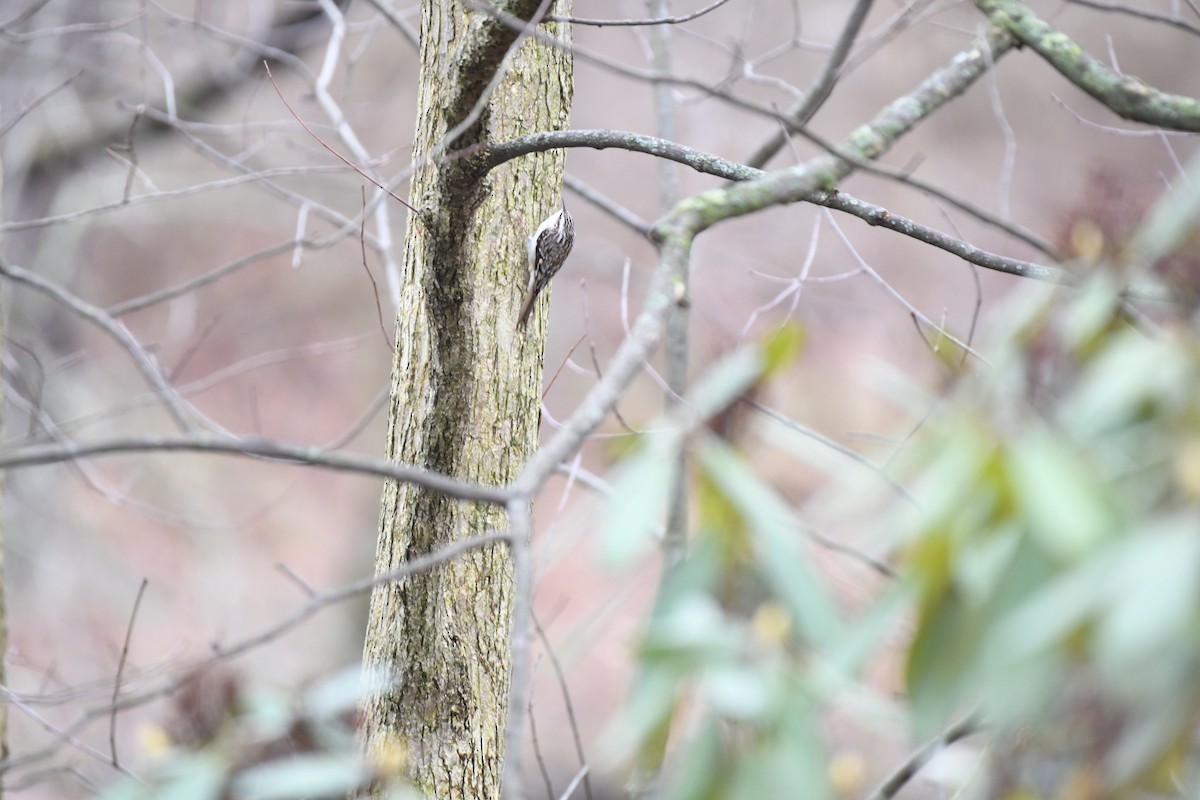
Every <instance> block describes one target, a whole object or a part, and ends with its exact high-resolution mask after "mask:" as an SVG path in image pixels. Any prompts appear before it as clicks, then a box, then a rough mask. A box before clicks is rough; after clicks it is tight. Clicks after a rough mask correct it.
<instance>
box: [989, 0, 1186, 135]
mask: <svg viewBox="0 0 1200 800" xmlns="http://www.w3.org/2000/svg"><path fill="white" fill-rule="evenodd" d="M975 5H976V7H977V8H978V9H979V10H980V11H982V12H983V13H984V14H986V15H987V17H988V19H989V20H990V21H991V22H992V24H993V25H996V26H998V27H1000V28H1002V29H1004V30H1005V31H1008V32H1009V33H1011V34H1012V35H1013V36H1015V37H1017V39H1019V40H1020V42H1021V44H1023V45H1025V46H1027V47H1029V48H1030V49H1032V50H1034V51H1035V52H1036V53H1037V54H1038V55H1040V56H1041V57H1042V58H1044V59H1045V60H1046V62H1047V63H1049V64H1050V66H1052V67H1054V68H1055V69H1056V70H1058V71H1059V72H1060V73H1061V74H1062V76H1063V77H1064V78H1066V79H1067V80H1069V81H1070V82H1071V83H1073V84H1075V85H1076V86H1078V87H1079V88H1080V89H1082V90H1083V91H1085V92H1087V93H1088V94H1090V95H1091V96H1092V97H1094V98H1095V99H1096V100H1098V101H1099V102H1101V103H1103V104H1104V105H1105V106H1106V107H1107V108H1108V109H1109V110H1110V111H1112V112H1113V113H1114V114H1116V115H1117V116H1119V117H1121V118H1123V119H1127V120H1130V121H1133V122H1144V123H1146V124H1147V125H1157V126H1158V127H1160V128H1167V129H1168V130H1175V131H1191V132H1198V131H1200V100H1197V99H1196V98H1194V97H1186V96H1184V95H1177V94H1168V93H1167V92H1163V91H1159V90H1158V89H1155V88H1154V87H1153V86H1148V85H1147V84H1146V83H1144V82H1143V81H1141V80H1139V79H1138V78H1135V77H1133V76H1132V75H1121V74H1120V73H1117V72H1113V71H1112V70H1111V69H1109V68H1108V67H1106V66H1104V65H1103V64H1101V63H1100V62H1099V61H1097V60H1096V59H1094V58H1092V57H1091V56H1089V55H1088V54H1087V53H1086V52H1084V50H1083V48H1082V47H1080V46H1079V44H1078V43H1077V42H1076V41H1075V40H1073V39H1071V38H1070V37H1069V36H1067V35H1066V34H1065V33H1063V32H1061V31H1059V30H1057V29H1055V28H1054V26H1052V25H1050V24H1049V23H1048V22H1045V21H1043V20H1041V19H1039V18H1038V16H1037V15H1036V14H1034V13H1033V11H1031V10H1030V9H1029V7H1028V6H1026V5H1025V4H1024V3H1020V2H1017V1H1016V0H975Z"/></svg>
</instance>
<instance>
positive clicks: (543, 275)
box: [517, 202, 575, 328]
mask: <svg viewBox="0 0 1200 800" xmlns="http://www.w3.org/2000/svg"><path fill="white" fill-rule="evenodd" d="M573 244H575V220H573V219H571V214H570V213H569V212H568V211H567V204H566V203H565V202H564V203H563V206H562V210H560V211H556V212H554V213H553V214H551V215H550V216H549V217H547V218H546V220H545V221H544V222H543V223H542V224H541V225H539V226H538V229H537V231H535V232H534V234H533V236H530V237H529V241H528V245H527V246H528V249H529V289H528V291H527V292H526V293H525V302H524V303H522V304H521V313H520V315H519V316H518V317H517V327H518V328H521V327H524V325H525V321H526V320H527V319H529V315H530V314H532V313H533V303H534V301H535V300H537V298H538V295H539V294H541V293H542V290H543V289H545V288H546V286H547V284H549V283H550V279H551V278H553V277H554V276H555V275H556V274H557V273H558V271H559V269H561V268H562V265H563V262H564V261H566V260H567V256H568V255H569V254H570V252H571V246H572V245H573Z"/></svg>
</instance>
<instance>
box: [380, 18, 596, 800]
mask: <svg viewBox="0 0 1200 800" xmlns="http://www.w3.org/2000/svg"><path fill="white" fill-rule="evenodd" d="M537 5H538V4H537V3H536V2H523V3H522V2H513V3H509V4H508V5H507V10H508V12H509V13H511V14H514V15H517V16H520V17H522V18H529V17H531V16H532V15H533V12H534V11H535V10H536V8H537ZM565 5H566V4H565V3H560V4H559V8H558V9H557V11H558V12H559V13H567V12H568V9H566V8H564V7H563V6H565ZM563 28H565V26H558V25H554V24H548V25H543V26H541V27H540V28H539V30H541V31H544V32H547V33H550V34H553V35H555V36H558V37H560V38H563V37H566V36H567V35H568V32H567V31H566V30H563ZM516 38H517V31H515V30H513V29H512V28H511V27H507V26H505V25H503V24H502V23H500V22H498V21H496V20H494V19H492V18H490V17H488V16H486V15H484V14H482V13H480V12H476V11H465V10H464V7H463V4H460V3H446V2H440V1H439V0H424V2H422V12H421V80H420V97H419V100H418V113H417V132H416V141H415V144H414V146H413V159H414V162H415V163H416V164H418V165H419V167H420V168H419V169H418V171H417V173H416V174H415V176H414V178H413V183H412V190H411V196H412V203H413V205H414V206H415V207H416V208H417V209H419V211H420V214H419V216H414V217H413V218H412V220H411V221H410V223H409V227H408V236H407V241H406V252H405V267H404V276H403V286H402V293H401V306H400V314H399V318H398V322H397V334H396V354H395V360H394V363H393V368H392V402H391V414H390V422H389V431H388V454H389V457H391V458H393V459H395V460H397V461H399V462H403V463H408V464H416V465H420V466H422V467H426V468H429V469H433V470H437V471H439V472H442V473H445V474H447V475H452V476H455V477H458V478H462V479H465V480H470V481H474V482H477V483H481V484H486V485H490V486H502V485H506V484H508V483H509V482H510V481H511V480H512V479H513V478H514V477H515V476H516V475H517V473H518V471H519V470H520V468H521V467H522V466H523V464H524V462H525V460H526V458H527V456H528V454H529V453H531V452H532V451H533V449H534V448H535V447H536V446H537V434H538V419H539V408H540V395H541V384H542V343H543V337H544V328H545V325H544V320H545V311H544V308H545V305H543V311H542V312H541V313H539V314H535V316H534V317H533V318H532V319H531V320H530V324H529V326H528V327H527V328H525V329H522V330H517V329H516V324H515V323H516V315H517V309H518V306H519V305H520V300H521V296H522V294H523V292H524V290H525V285H526V281H527V277H528V273H527V270H526V255H525V237H526V236H527V235H528V233H529V232H530V231H532V230H533V229H534V228H535V227H536V226H537V224H538V222H539V221H540V220H541V219H542V218H544V217H545V216H548V215H549V214H550V213H551V212H552V211H553V210H554V209H555V208H556V207H557V206H558V204H559V191H560V188H559V187H560V183H561V177H562V161H563V158H562V154H561V153H552V154H539V155H532V156H527V157H525V158H522V159H518V160H516V161H512V162H509V163H507V164H505V165H504V166H502V167H499V168H497V169H496V170H493V171H492V172H490V173H488V172H485V171H484V169H483V168H482V167H480V166H479V162H480V160H479V159H476V158H473V157H472V156H473V155H474V154H476V153H478V152H479V151H480V150H481V149H482V148H481V145H484V144H487V143H490V142H500V141H504V140H506V139H509V138H512V137H513V136H516V135H519V134H522V133H529V132H533V131H539V130H556V129H560V128H562V127H563V126H564V125H565V123H566V119H567V114H568V111H569V108H570V102H571V96H572V69H571V58H570V54H569V53H567V52H565V51H563V50H561V49H557V48H552V47H548V46H545V45H542V44H540V43H537V42H535V41H533V39H532V37H530V38H527V39H526V40H525V41H524V42H523V43H521V44H520V46H519V49H518V50H517V52H516V53H515V54H514V56H513V57H512V61H511V65H510V69H509V71H508V74H507V76H506V77H505V78H504V80H503V81H502V82H501V84H500V85H499V86H498V87H497V88H496V89H495V91H493V92H492V94H491V97H490V99H489V101H488V102H487V104H486V105H485V106H484V109H483V112H482V113H481V114H479V117H478V120H477V121H476V122H475V123H474V124H472V125H470V126H469V127H467V129H466V130H465V131H464V132H463V133H462V134H461V135H460V136H458V137H457V138H456V139H454V141H453V142H451V143H450V145H449V146H448V147H446V146H445V145H444V144H443V138H444V136H445V134H446V132H447V131H448V130H450V129H452V128H454V127H455V126H456V125H458V124H459V123H460V122H461V121H463V120H464V119H467V117H468V115H469V114H470V113H471V111H472V109H473V108H475V107H476V103H477V101H478V99H479V97H480V96H481V94H482V93H483V92H484V91H485V87H486V86H487V84H488V81H489V78H490V77H491V76H492V75H493V74H495V71H496V69H497V67H498V65H499V63H500V62H501V61H502V60H503V58H504V56H505V54H506V53H507V52H508V50H509V49H510V48H511V47H512V44H513V42H514V40H516ZM443 151H444V152H448V153H449V154H450V155H449V157H447V158H441V157H439V155H438V154H440V153H441V152H443ZM456 153H458V154H461V156H456ZM431 154H434V157H433V158H432V159H431V158H430V155H431ZM505 526H506V521H505V516H504V511H503V509H501V508H498V507H495V506H488V505H486V504H480V503H467V502H461V501H454V500H452V499H449V498H445V497H442V496H439V495H438V494H436V493H434V492H429V491H426V490H422V489H418V488H416V487H413V486H408V485H398V484H395V483H389V484H388V485H387V486H386V488H385V490H384V494H383V507H382V513H381V518H380V532H379V546H378V552H377V557H376V569H377V570H378V571H380V572H383V571H387V570H392V569H396V568H398V567H400V566H401V565H403V564H404V563H405V562H406V561H407V560H408V559H411V558H414V557H417V556H420V555H422V554H425V553H429V552H431V551H435V550H437V549H439V548H441V547H444V546H445V545H446V544H448V543H450V542H452V541H455V540H458V539H462V538H464V537H470V536H475V535H478V534H482V533H485V532H487V531H489V530H494V529H503V528H504V527H505ZM512 591H513V586H512V569H511V564H510V561H509V557H508V552H507V551H506V549H505V548H503V547H500V546H495V547H490V548H487V549H482V550H476V551H473V552H471V553H469V554H467V555H465V556H463V557H461V558H458V559H456V560H454V561H453V562H451V563H448V564H446V565H444V566H442V567H439V568H436V569H434V570H432V571H431V572H429V573H426V574H422V575H418V576H415V577H412V578H409V579H407V580H405V581H402V582H397V583H392V584H389V585H385V586H381V587H379V588H378V589H377V590H376V591H375V593H374V594H373V596H372V598H371V611H370V620H369V624H368V628H367V638H366V645H365V650H364V661H365V666H366V669H367V670H368V672H369V673H370V674H375V673H379V672H382V673H384V674H386V675H388V676H389V677H391V678H392V679H393V680H394V681H395V683H394V686H393V688H392V689H391V690H390V691H388V692H386V693H384V694H382V695H380V696H378V697H375V698H372V699H371V700H370V701H369V702H368V703H367V704H366V705H365V709H364V725H365V736H366V740H367V745H368V748H369V749H370V751H371V752H372V753H374V754H376V755H377V756H379V757H381V758H385V759H387V760H389V761H390V760H391V758H392V757H394V755H395V753H396V752H397V751H399V752H403V753H406V754H407V763H408V766H409V770H410V772H411V775H412V777H413V779H414V780H415V782H416V783H417V785H418V786H419V787H420V788H421V789H422V790H423V791H424V792H425V793H426V794H427V795H428V796H430V797H434V798H471V800H475V799H476V798H481V799H482V798H496V797H499V794H500V776H501V773H502V765H503V758H504V752H503V750H504V744H503V743H504V728H505V722H506V706H507V701H508V691H509V668H510V658H509V656H510V653H509V627H510V625H509V622H510V616H511V611H512Z"/></svg>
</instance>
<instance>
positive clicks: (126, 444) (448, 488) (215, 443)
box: [0, 435, 514, 505]
mask: <svg viewBox="0 0 1200 800" xmlns="http://www.w3.org/2000/svg"><path fill="white" fill-rule="evenodd" d="M150 452H192V453H220V454H224V455H231V456H243V457H247V458H253V457H257V458H266V459H270V460H274V461H283V462H291V463H295V464H306V465H309V466H314V467H321V468H322V469H329V470H333V471H335V472H353V473H358V474H362V475H375V476H378V477H381V478H391V479H392V480H396V481H400V482H401V483H412V484H416V485H417V486H422V487H424V488H426V489H430V490H432V491H435V492H440V493H442V494H445V495H447V496H449V497H455V498H458V499H459V500H473V501H476V502H480V503H492V504H494V505H503V504H505V503H507V502H509V501H510V500H511V499H512V497H513V496H514V493H513V492H512V491H510V490H508V489H499V488H494V487H490V486H480V485H477V484H470V483H466V482H463V481H458V480H455V479H454V478H448V477H446V476H445V475H440V474H438V473H436V472H430V471H429V470H425V469H421V468H419V467H412V466H408V465H406V464H396V463H394V462H391V461H387V460H384V459H379V458H371V457H369V456H360V455H353V454H350V453H339V452H331V451H328V450H324V449H322V448H320V447H314V446H310V445H289V444H283V443H281V442H275V441H272V440H270V439H259V438H241V439H236V438H217V437H209V436H202V435H195V436H175V437H170V436H144V437H132V438H120V439H107V440H103V441H99V442H92V443H90V444H82V443H75V442H71V443H66V444H61V445H38V446H34V447H23V448H20V449H18V450H13V451H10V452H8V453H0V470H3V469H15V468H17V467H32V466H37V465H41V464H60V463H62V462H64V461H74V460H76V459H80V458H90V457H94V456H106V455H119V454H123V453H150Z"/></svg>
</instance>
